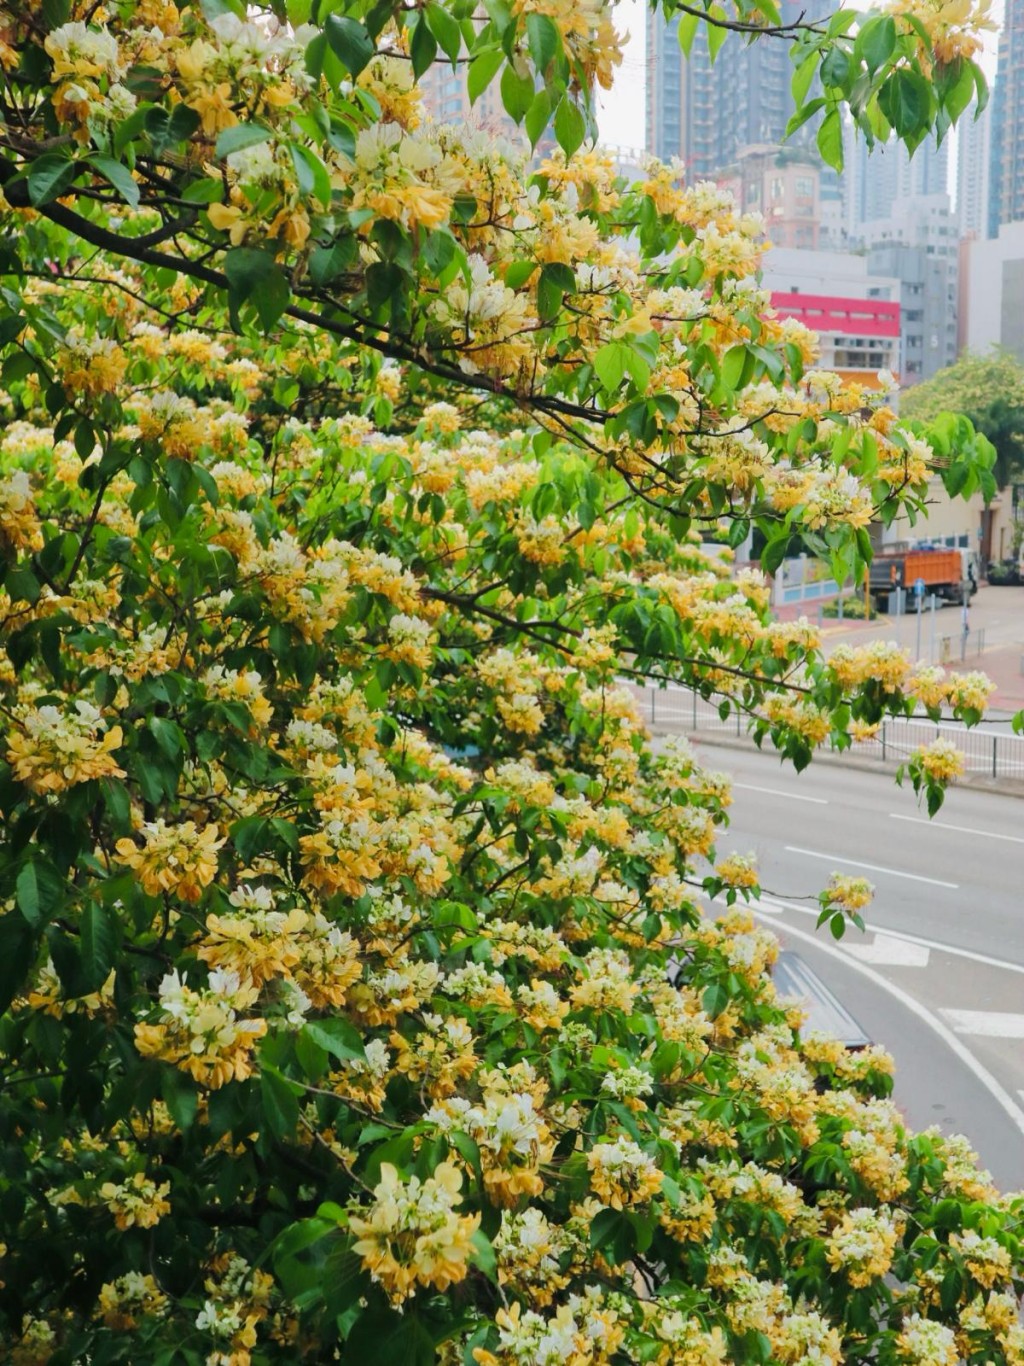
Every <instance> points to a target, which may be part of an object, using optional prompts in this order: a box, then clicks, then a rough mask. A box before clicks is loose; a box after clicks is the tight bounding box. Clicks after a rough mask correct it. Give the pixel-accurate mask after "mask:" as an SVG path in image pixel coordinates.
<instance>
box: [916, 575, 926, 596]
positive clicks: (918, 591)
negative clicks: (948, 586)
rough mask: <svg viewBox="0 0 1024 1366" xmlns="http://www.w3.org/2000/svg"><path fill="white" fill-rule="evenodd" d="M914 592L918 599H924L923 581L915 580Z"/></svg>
mask: <svg viewBox="0 0 1024 1366" xmlns="http://www.w3.org/2000/svg"><path fill="white" fill-rule="evenodd" d="M914 592H915V593H916V594H917V596H918V597H919V598H923V597H924V579H916V580H915V581H914Z"/></svg>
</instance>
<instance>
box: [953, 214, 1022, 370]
mask: <svg viewBox="0 0 1024 1366" xmlns="http://www.w3.org/2000/svg"><path fill="white" fill-rule="evenodd" d="M966 245H967V252H968V264H969V279H970V297H969V299H968V301H967V326H966V340H967V346H968V349H969V350H971V351H987V350H988V349H989V347H990V346H1005V347H1006V348H1007V350H1009V351H1012V352H1013V353H1014V354H1015V355H1016V356H1018V357H1019V358H1020V359H1021V360H1024V223H1004V224H1003V225H1002V227H1001V228H1000V229H999V236H998V237H996V238H994V239H992V240H990V241H987V242H986V241H984V240H981V241H977V242H969V243H967V244H966Z"/></svg>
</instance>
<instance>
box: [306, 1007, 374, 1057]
mask: <svg viewBox="0 0 1024 1366" xmlns="http://www.w3.org/2000/svg"><path fill="white" fill-rule="evenodd" d="M302 1033H303V1034H305V1035H306V1037H307V1038H308V1039H310V1040H311V1041H312V1042H313V1043H315V1044H316V1045H317V1047H318V1048H322V1049H323V1050H324V1051H325V1052H327V1053H330V1054H331V1055H332V1057H335V1058H338V1059H341V1060H344V1059H345V1058H365V1056H366V1054H365V1052H364V1050H363V1040H362V1036H361V1035H360V1033H359V1031H358V1030H357V1029H356V1028H355V1027H354V1026H353V1025H350V1024H349V1022H348V1020H343V1019H342V1018H341V1016H340V1015H339V1016H335V1017H334V1018H333V1019H330V1020H307V1021H306V1023H305V1024H304V1025H303V1026H302Z"/></svg>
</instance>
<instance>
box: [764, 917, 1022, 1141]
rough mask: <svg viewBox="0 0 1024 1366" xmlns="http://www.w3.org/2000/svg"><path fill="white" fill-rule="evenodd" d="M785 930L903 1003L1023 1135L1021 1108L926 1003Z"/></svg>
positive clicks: (810, 938) (803, 934)
mask: <svg viewBox="0 0 1024 1366" xmlns="http://www.w3.org/2000/svg"><path fill="white" fill-rule="evenodd" d="M786 933H787V934H792V935H795V936H796V938H797V939H803V940H805V941H806V942H807V943H808V944H812V945H813V946H814V947H815V948H816V949H817V950H818V952H819V953H824V954H827V955H828V957H829V958H837V959H838V960H839V962H840V963H845V964H846V966H847V967H848V968H849V969H850V970H851V971H852V972H859V973H861V974H862V975H863V976H864V977H866V978H868V980H869V981H871V982H874V984H875V986H876V987H880V988H881V990H882V991H887V992H888V993H889V995H890V996H892V997H894V998H895V999H896V1000H897V1001H899V1002H900V1004H901V1005H903V1006H905V1007H906V1008H907V1010H909V1011H910V1013H911V1014H912V1015H916V1016H917V1017H918V1019H919V1020H923V1021H924V1023H925V1024H926V1025H928V1027H929V1028H930V1029H932V1030H934V1032H935V1033H936V1034H937V1035H938V1036H939V1038H940V1039H941V1040H942V1041H943V1043H945V1044H946V1045H947V1046H948V1047H949V1048H950V1049H951V1051H952V1052H953V1053H955V1054H956V1056H957V1057H958V1058H959V1059H960V1061H961V1062H962V1063H963V1064H964V1066H965V1067H966V1068H967V1069H968V1071H970V1072H971V1073H972V1075H973V1076H974V1077H975V1078H976V1079H977V1080H978V1081H979V1082H980V1083H981V1085H982V1086H984V1088H985V1089H986V1091H988V1092H989V1094H990V1095H991V1096H992V1097H993V1098H994V1099H995V1101H996V1102H997V1103H998V1104H999V1106H1000V1107H1001V1108H1002V1109H1003V1110H1004V1111H1005V1112H1006V1115H1007V1117H1008V1118H1009V1119H1010V1120H1011V1122H1012V1123H1013V1124H1014V1125H1015V1126H1016V1127H1017V1128H1018V1129H1019V1130H1020V1132H1021V1133H1022V1134H1024V1110H1022V1109H1021V1107H1020V1106H1019V1105H1018V1104H1017V1102H1016V1101H1015V1100H1014V1099H1013V1097H1012V1096H1011V1095H1010V1093H1009V1091H1007V1090H1006V1088H1005V1087H1004V1086H1003V1085H1002V1083H1001V1082H1000V1081H998V1080H997V1079H996V1078H995V1077H994V1076H993V1075H992V1073H991V1072H990V1071H989V1070H988V1068H987V1067H985V1066H984V1064H983V1063H981V1062H979V1061H978V1059H977V1058H976V1057H975V1056H974V1054H973V1053H972V1052H971V1050H970V1049H969V1048H968V1047H967V1045H966V1044H965V1043H963V1042H962V1041H961V1039H960V1038H959V1037H958V1036H957V1035H956V1034H954V1033H953V1031H952V1030H951V1029H950V1028H949V1026H948V1025H946V1024H944V1023H943V1021H942V1020H940V1019H939V1017H938V1016H937V1015H933V1014H932V1012H931V1011H930V1010H929V1009H928V1007H927V1006H924V1005H922V1004H921V1002H920V1001H917V1000H915V999H914V997H913V996H911V995H910V993H909V992H906V991H904V990H903V989H902V987H898V986H896V984H895V983H894V982H890V981H888V980H887V979H886V978H885V977H883V976H882V974H881V973H880V972H876V971H875V970H874V968H870V967H867V966H866V965H865V964H864V963H858V962H857V960H856V959H854V958H850V957H849V955H847V954H845V953H843V951H842V949H838V948H833V947H832V945H831V944H825V943H823V942H822V941H821V939H820V938H819V937H818V936H817V935H814V934H808V933H807V931H806V930H798V929H796V928H795V927H794V926H792V925H787V926H786Z"/></svg>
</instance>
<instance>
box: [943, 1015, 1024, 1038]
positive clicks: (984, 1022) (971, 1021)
mask: <svg viewBox="0 0 1024 1366" xmlns="http://www.w3.org/2000/svg"><path fill="white" fill-rule="evenodd" d="M939 1014H940V1015H941V1016H942V1017H943V1019H944V1020H948V1022H949V1023H950V1024H951V1025H952V1026H953V1028H954V1029H955V1030H956V1032H957V1033H958V1034H976V1035H978V1036H979V1037H980V1038H986V1039H1024V1015H1012V1014H1010V1013H1009V1012H1008V1011H1004V1010H942V1009H940V1010H939Z"/></svg>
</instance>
